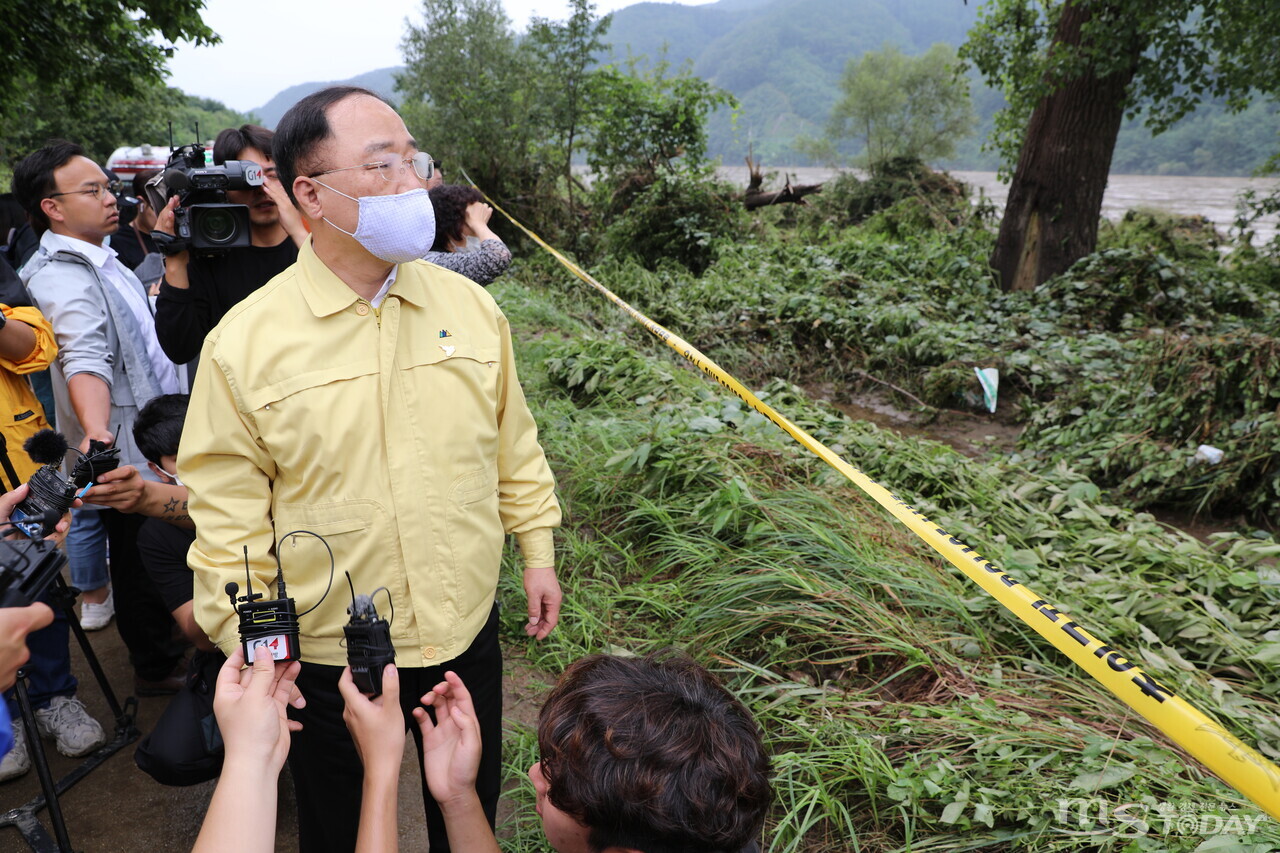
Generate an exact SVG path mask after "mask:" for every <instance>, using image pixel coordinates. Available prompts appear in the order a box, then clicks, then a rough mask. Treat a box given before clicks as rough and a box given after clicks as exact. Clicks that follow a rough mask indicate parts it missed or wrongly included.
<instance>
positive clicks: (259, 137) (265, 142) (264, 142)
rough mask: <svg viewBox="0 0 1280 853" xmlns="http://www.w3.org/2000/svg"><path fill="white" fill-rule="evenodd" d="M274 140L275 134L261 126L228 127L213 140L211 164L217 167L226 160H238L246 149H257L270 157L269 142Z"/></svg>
mask: <svg viewBox="0 0 1280 853" xmlns="http://www.w3.org/2000/svg"><path fill="white" fill-rule="evenodd" d="M274 138H275V134H274V133H272V132H271V131H269V130H267V129H266V128H265V127H262V126H261V125H256V124H242V125H240V126H239V127H228V128H227V129H226V130H224V131H222V132H221V133H219V134H218V136H217V138H216V139H214V140H213V163H214V165H215V166H217V165H221V164H223V163H225V162H227V161H228V160H239V159H240V154H241V153H242V152H243V151H244V149H246V148H257V149H258V150H259V151H261V152H262V153H263V154H266V155H267V156H268V157H270V156H271V142H272V140H273V139H274ZM273 159H274V158H273ZM263 165H266V164H263Z"/></svg>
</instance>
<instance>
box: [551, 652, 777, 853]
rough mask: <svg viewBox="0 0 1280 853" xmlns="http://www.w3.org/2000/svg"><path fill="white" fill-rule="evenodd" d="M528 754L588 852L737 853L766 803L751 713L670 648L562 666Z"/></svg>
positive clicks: (765, 778) (754, 831) (764, 772)
mask: <svg viewBox="0 0 1280 853" xmlns="http://www.w3.org/2000/svg"><path fill="white" fill-rule="evenodd" d="M538 750H539V752H540V753H541V761H540V769H541V773H542V775H543V777H544V778H545V779H546V781H547V784H548V786H549V790H548V792H547V798H548V799H550V801H551V803H552V805H554V806H555V807H556V808H558V809H559V810H560V811H562V812H564V813H565V814H567V815H570V816H571V817H573V818H575V819H576V820H577V821H578V822H579V823H581V824H583V825H584V826H586V827H587V828H588V830H589V833H588V837H587V847H588V849H589V850H593V851H600V850H605V849H608V848H610V847H628V848H634V849H636V850H641V851H644V853H691V851H704V853H706V852H707V851H737V850H742V849H744V848H745V847H746V846H747V845H748V844H750V843H751V842H752V841H753V840H755V839H758V838H759V837H760V830H761V827H763V826H764V819H765V815H766V814H767V813H768V811H769V805H770V803H771V802H772V801H773V788H772V785H771V783H770V781H769V774H770V767H769V755H768V753H767V752H766V751H765V748H764V743H763V740H762V739H761V734H760V727H759V726H758V725H757V724H756V722H755V720H754V719H753V718H752V716H751V712H750V711H748V710H747V709H746V707H745V706H744V705H743V704H742V703H741V702H740V701H738V700H737V699H736V698H734V697H733V695H732V694H730V693H729V691H728V690H726V689H725V688H724V687H723V686H721V684H720V683H719V682H718V681H716V679H715V676H713V675H712V674H711V673H710V672H708V671H707V670H706V669H704V668H703V667H701V666H699V665H698V664H697V663H694V661H693V660H692V659H690V658H689V657H688V656H686V655H684V654H683V653H681V652H677V651H675V650H672V649H666V650H663V651H660V652H656V653H654V654H651V655H649V656H647V657H644V658H623V657H614V656H611V655H590V656H588V657H585V658H581V659H580V660H578V661H576V662H574V663H573V664H571V665H570V666H569V668H568V669H566V670H565V671H564V674H563V675H561V676H560V680H559V681H558V682H557V683H556V686H555V687H554V688H553V689H552V691H551V694H550V695H549V696H548V697H547V701H546V703H545V704H544V705H543V706H542V711H541V712H540V713H539V714H538Z"/></svg>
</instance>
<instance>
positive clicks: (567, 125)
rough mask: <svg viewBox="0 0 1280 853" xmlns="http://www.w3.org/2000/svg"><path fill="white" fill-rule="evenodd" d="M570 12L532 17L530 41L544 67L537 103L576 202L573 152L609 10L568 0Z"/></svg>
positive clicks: (587, 1)
mask: <svg viewBox="0 0 1280 853" xmlns="http://www.w3.org/2000/svg"><path fill="white" fill-rule="evenodd" d="M569 7H570V9H571V10H572V14H571V15H570V16H569V19H568V20H567V21H565V22H563V23H560V22H557V21H551V20H548V19H546V18H534V19H533V20H532V21H530V23H529V37H528V44H529V47H530V48H531V49H532V50H533V53H534V55H535V56H537V58H538V61H539V65H540V67H541V69H542V72H543V73H542V75H541V78H542V79H541V86H540V87H539V88H540V92H539V98H538V100H539V103H540V104H541V106H542V110H543V111H544V114H545V119H544V120H545V122H546V125H547V129H548V130H549V132H550V133H551V136H552V142H551V145H550V146H548V149H549V150H550V151H551V152H553V153H552V154H551V155H550V156H552V157H553V158H554V160H555V163H554V166H555V167H556V169H557V171H559V172H560V173H561V174H563V175H564V178H565V187H566V189H567V191H568V193H569V206H570V207H571V208H572V206H573V187H574V183H575V181H574V179H573V173H572V168H573V155H574V153H575V152H576V151H577V149H578V147H579V145H580V144H581V138H582V133H583V125H584V122H585V120H586V116H587V114H588V112H589V110H590V108H591V104H590V101H589V95H590V91H591V87H590V78H591V75H592V73H593V71H592V66H593V65H594V64H595V61H596V55H597V54H598V53H600V52H601V51H602V50H604V47H605V43H604V41H603V39H604V34H605V33H606V32H607V31H608V29H609V23H610V21H611V20H612V16H611V15H605V16H604V17H603V18H597V17H596V16H595V9H596V6H595V3H593V2H591V0H570V4H569Z"/></svg>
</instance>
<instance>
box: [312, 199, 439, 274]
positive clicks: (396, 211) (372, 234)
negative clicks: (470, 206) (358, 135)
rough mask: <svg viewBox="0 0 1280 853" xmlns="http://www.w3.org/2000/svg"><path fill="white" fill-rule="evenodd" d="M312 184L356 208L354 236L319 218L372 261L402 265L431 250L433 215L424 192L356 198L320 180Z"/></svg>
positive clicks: (433, 232) (429, 202) (434, 220)
mask: <svg viewBox="0 0 1280 853" xmlns="http://www.w3.org/2000/svg"><path fill="white" fill-rule="evenodd" d="M316 183H317V184H320V186H322V187H325V188H326V189H330V190H333V191H334V192H336V193H337V194H338V195H340V196H343V197H345V198H349V199H351V200H352V201H354V202H355V203H356V204H358V205H360V209H359V211H358V213H357V214H356V230H355V233H352V232H350V231H346V230H344V229H342V228H338V226H337V225H333V223H332V222H329V218H328V217H322V218H323V219H324V221H325V222H328V223H329V224H330V225H333V227H334V228H338V230H339V231H341V232H342V233H343V234H346V235H347V236H349V237H352V238H354V239H355V241H356V242H357V243H359V244H360V245H361V246H364V247H365V249H367V250H368V251H369V254H371V255H373V256H374V257H375V258H381V259H382V260H384V261H390V262H391V263H393V264H404V263H408V262H409V261H413V260H417V259H418V258H420V257H422V256H423V255H425V254H426V253H427V252H429V251H431V244H432V243H434V242H435V240H436V212H435V208H433V207H432V206H431V196H430V195H428V194H427V191H426V190H425V189H421V188H419V189H414V190H409V191H408V192H405V193H399V194H398V195H363V196H360V198H356V197H355V196H350V195H347V194H346V193H344V192H343V191H342V190H335V189H333V187H331V186H329V185H328V184H326V183H324V182H323V181H316Z"/></svg>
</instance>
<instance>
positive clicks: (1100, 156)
mask: <svg viewBox="0 0 1280 853" xmlns="http://www.w3.org/2000/svg"><path fill="white" fill-rule="evenodd" d="M1122 2H1124V0H1067V3H1066V5H1065V7H1064V8H1063V10H1062V17H1061V19H1060V20H1059V22H1058V27H1057V30H1056V31H1055V33H1054V44H1055V45H1072V46H1076V45H1080V43H1081V27H1082V26H1083V25H1085V24H1086V23H1087V22H1089V21H1090V20H1092V19H1094V18H1102V17H1104V16H1107V17H1111V16H1112V15H1113V14H1114V15H1115V16H1119V15H1122V14H1123V13H1122V12H1120V11H1119V4H1120V3H1122ZM1113 10H1114V13H1113ZM1133 42H1134V43H1133V44H1132V45H1131V49H1130V50H1129V51H1126V56H1127V57H1128V58H1129V59H1130V61H1129V62H1127V63H1124V64H1122V66H1121V68H1120V70H1118V71H1114V72H1112V73H1110V74H1108V75H1106V76H1104V77H1099V76H1097V75H1095V74H1093V73H1092V72H1086V73H1084V74H1083V75H1081V76H1079V77H1074V78H1071V79H1068V80H1063V81H1051V82H1056V83H1057V85H1056V86H1054V89H1053V91H1052V92H1050V94H1049V95H1047V96H1046V97H1045V98H1043V99H1042V100H1041V101H1040V103H1038V104H1037V105H1036V108H1035V111H1034V112H1033V113H1032V114H1031V120H1030V122H1028V124H1027V135H1026V138H1025V139H1024V140H1023V143H1022V151H1021V153H1020V154H1019V156H1018V165H1017V168H1016V169H1015V171H1014V175H1013V183H1012V184H1010V186H1009V199H1008V202H1007V203H1006V205H1005V210H1004V218H1003V219H1002V220H1001V222H1000V234H999V237H998V238H997V240H996V247H995V251H994V252H993V253H992V255H991V267H992V269H994V270H995V271H996V273H997V274H998V275H999V277H1000V286H1001V288H1003V289H1004V290H1006V291H1009V290H1033V289H1034V288H1036V287H1037V286H1039V285H1040V284H1043V283H1044V282H1045V280H1047V279H1048V278H1050V277H1052V276H1054V275H1057V274H1058V273H1061V272H1064V271H1066V270H1067V268H1069V267H1070V266H1071V265H1072V264H1073V263H1075V262H1076V261H1077V260H1079V259H1080V258H1082V257H1084V256H1085V255H1087V254H1089V253H1091V252H1092V251H1093V250H1094V249H1095V248H1096V246H1097V243H1098V217H1099V216H1100V215H1101V213H1102V194H1103V192H1104V191H1105V190H1106V188H1107V173H1108V172H1109V171H1110V168H1111V156H1112V154H1113V153H1114V151H1115V146H1116V135H1117V134H1118V133H1119V132H1120V123H1121V120H1122V119H1123V118H1124V111H1125V104H1126V100H1127V90H1128V86H1129V82H1130V81H1131V80H1132V79H1133V74H1134V72H1135V70H1136V68H1137V63H1138V60H1139V59H1140V58H1141V55H1142V51H1143V49H1144V47H1145V45H1144V44H1143V43H1142V40H1141V39H1140V38H1138V37H1135V38H1134V39H1133ZM1085 47H1086V48H1087V45H1085Z"/></svg>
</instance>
